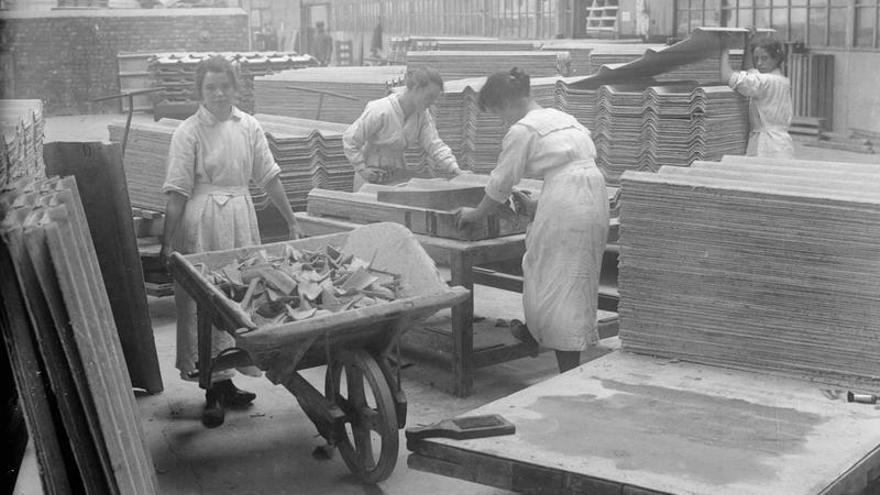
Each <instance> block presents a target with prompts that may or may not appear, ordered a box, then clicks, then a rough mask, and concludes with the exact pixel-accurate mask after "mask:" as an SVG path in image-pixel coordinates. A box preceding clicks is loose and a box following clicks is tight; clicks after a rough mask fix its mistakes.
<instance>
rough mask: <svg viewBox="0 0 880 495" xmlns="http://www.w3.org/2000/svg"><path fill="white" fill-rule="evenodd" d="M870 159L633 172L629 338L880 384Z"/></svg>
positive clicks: (659, 347) (844, 381) (652, 348)
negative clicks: (647, 172) (868, 162)
mask: <svg viewBox="0 0 880 495" xmlns="http://www.w3.org/2000/svg"><path fill="white" fill-rule="evenodd" d="M872 167H874V168H876V166H873V165H869V164H842V163H826V164H824V165H823V164H821V163H820V162H800V161H796V160H788V161H786V160H766V161H765V160H763V159H760V158H754V159H736V160H735V159H725V160H724V161H722V162H721V163H720V164H719V163H703V162H697V163H695V164H694V165H693V166H692V167H691V168H681V167H665V168H663V169H661V171H660V172H659V173H658V174H646V173H639V172H636V173H633V172H627V173H626V174H624V176H623V194H622V197H623V199H622V203H623V205H624V206H623V208H622V211H621V237H620V241H619V242H620V276H619V291H620V298H621V299H620V305H619V310H620V314H621V330H620V336H621V341H622V343H623V347H624V349H628V350H632V351H634V352H642V353H647V354H652V355H658V356H665V357H675V358H679V359H687V360H691V361H695V362H702V363H708V364H715V365H722V366H731V367H738V368H745V369H755V370H762V371H764V372H774V373H785V374H791V375H795V376H800V377H807V378H809V379H811V380H815V381H817V382H821V383H826V384H829V385H832V386H839V387H848V388H852V389H854V390H869V391H874V392H878V391H880V378H878V377H880V365H878V362H877V359H876V356H877V353H878V352H880V344H878V341H877V339H876V333H877V332H878V331H880V328H878V326H877V325H878V322H880V307H878V306H877V304H876V300H875V299H876V298H874V297H873V294H876V293H877V292H880V285H878V280H880V271H878V270H880V265H878V264H877V257H876V246H877V245H878V244H880V237H878V232H880V231H878V229H877V228H876V225H877V224H880V174H878V173H877V170H874V169H872Z"/></svg>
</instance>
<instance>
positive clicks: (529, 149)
mask: <svg viewBox="0 0 880 495" xmlns="http://www.w3.org/2000/svg"><path fill="white" fill-rule="evenodd" d="M478 101H479V105H480V109H481V110H484V111H485V110H488V111H490V112H492V113H494V114H495V115H497V116H498V117H499V118H500V119H501V120H502V122H503V123H512V125H511V126H510V130H509V131H507V134H506V135H505V136H504V141H503V143H502V149H501V154H500V155H499V156H498V164H497V165H496V166H495V169H494V170H492V173H491V175H490V177H489V183H488V184H486V193H485V195H484V196H483V200H482V201H481V202H480V204H479V206H477V208H462V209H461V210H459V217H458V222H459V226H460V227H466V226H467V225H468V224H471V223H475V222H479V221H482V220H483V218H485V217H486V216H487V215H489V214H490V213H491V212H492V211H493V210H495V209H496V208H498V207H499V206H500V205H502V204H503V203H505V202H506V201H507V198H508V196H510V195H511V193H513V194H514V199H515V201H516V203H517V204H518V205H519V207H520V208H521V209H523V210H525V211H526V212H528V213H529V215H530V216H531V217H532V223H531V224H530V225H529V229H528V233H527V234H526V253H525V255H524V256H523V260H522V268H523V279H524V280H523V308H524V311H525V317H526V326H527V327H523V326H520V325H513V326H512V328H511V330H512V331H513V332H514V335H515V336H517V338H519V339H520V340H525V341H529V340H532V341H536V342H537V344H540V345H541V346H542V347H546V348H550V349H554V350H555V351H556V360H557V363H558V365H559V372H560V373H563V372H565V371H568V370H570V369H572V368H575V367H577V366H578V365H579V364H580V353H581V351H583V350H584V349H585V348H586V347H587V346H590V345H595V344H596V343H598V341H599V333H598V329H597V322H596V309H597V304H598V297H599V294H598V293H599V272H600V270H601V268H602V254H603V252H604V251H605V241H606V238H607V236H608V194H607V192H606V191H605V180H604V179H603V177H602V172H601V171H599V169H598V168H597V167H596V163H595V161H594V160H595V156H596V148H595V147H594V146H593V141H592V139H591V138H590V131H588V130H587V129H586V128H585V127H584V126H582V125H581V124H580V123H578V121H577V120H575V118H574V117H572V116H571V115H569V114H567V113H563V112H560V111H559V110H555V109H552V108H543V107H541V106H540V105H538V104H537V103H535V101H534V100H532V99H531V97H530V95H529V76H528V75H527V74H525V73H524V72H523V71H521V70H519V69H517V68H514V69H512V70H511V71H510V72H496V73H494V74H492V75H491V76H489V79H488V80H487V81H486V84H485V85H484V86H483V89H482V90H480V95H479V100H478ZM523 177H530V178H536V179H543V180H544V185H543V188H542V190H541V195H540V198H531V197H529V196H528V195H525V194H523V193H521V192H514V189H513V188H514V186H516V184H517V183H518V182H519V181H520V179H522V178H523Z"/></svg>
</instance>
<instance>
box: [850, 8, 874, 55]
mask: <svg viewBox="0 0 880 495" xmlns="http://www.w3.org/2000/svg"><path fill="white" fill-rule="evenodd" d="M878 3H880V2H878V0H857V1H856V6H855V33H854V39H853V44H854V45H855V46H856V47H858V48H878V43H877V37H878V36H877V27H878V26H877V25H878V17H877V16H878V10H880V9H878Z"/></svg>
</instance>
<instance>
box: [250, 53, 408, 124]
mask: <svg viewBox="0 0 880 495" xmlns="http://www.w3.org/2000/svg"><path fill="white" fill-rule="evenodd" d="M405 75H406V67H405V66H402V65H389V66H377V67H314V68H308V69H300V70H290V71H283V72H280V73H278V74H273V75H270V76H264V77H257V78H255V79H254V97H255V111H256V113H262V114H272V115H284V116H287V117H296V118H308V119H317V120H322V121H326V122H341V123H343V124H350V123H352V122H354V121H355V120H356V119H357V118H358V117H359V116H360V115H361V113H363V111H364V107H365V106H366V105H367V102H369V101H370V100H376V99H379V98H382V97H384V96H387V95H388V92H389V89H390V87H391V86H394V85H397V84H400V83H401V82H402V81H403V80H404V76H405ZM321 92H329V93H333V94H324V96H323V98H322V97H321ZM335 95H341V96H342V97H339V96H335ZM346 97H347V98H346ZM319 113H320V115H319Z"/></svg>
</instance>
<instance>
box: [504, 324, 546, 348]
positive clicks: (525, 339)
mask: <svg viewBox="0 0 880 495" xmlns="http://www.w3.org/2000/svg"><path fill="white" fill-rule="evenodd" d="M510 334H511V335H513V336H514V337H515V338H516V339H517V340H519V341H520V342H522V343H524V344H527V345H528V346H529V347H534V350H533V352H532V353H531V356H532V357H537V356H538V351H539V347H540V346H539V345H538V341H537V340H535V338H534V337H532V334H531V332H529V328H528V327H527V326H526V325H525V323H523V322H521V321H519V320H510Z"/></svg>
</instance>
